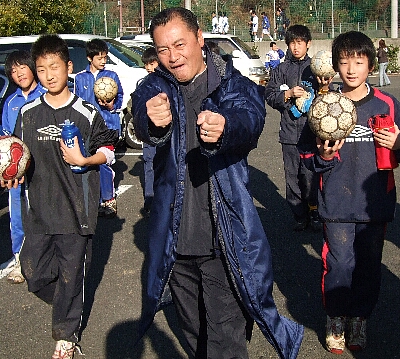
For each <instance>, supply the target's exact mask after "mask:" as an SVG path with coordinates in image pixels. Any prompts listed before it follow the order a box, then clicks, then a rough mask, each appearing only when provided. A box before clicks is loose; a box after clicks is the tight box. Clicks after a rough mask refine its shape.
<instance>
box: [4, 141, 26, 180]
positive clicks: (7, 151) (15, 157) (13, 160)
mask: <svg viewBox="0 0 400 359" xmlns="http://www.w3.org/2000/svg"><path fill="white" fill-rule="evenodd" d="M30 159H31V153H30V151H29V148H28V146H27V145H26V144H25V143H24V142H22V141H21V140H20V139H19V138H17V137H14V136H1V137H0V180H3V181H10V180H14V179H15V178H20V177H22V176H23V175H24V173H25V172H26V170H27V169H28V167H29V164H30Z"/></svg>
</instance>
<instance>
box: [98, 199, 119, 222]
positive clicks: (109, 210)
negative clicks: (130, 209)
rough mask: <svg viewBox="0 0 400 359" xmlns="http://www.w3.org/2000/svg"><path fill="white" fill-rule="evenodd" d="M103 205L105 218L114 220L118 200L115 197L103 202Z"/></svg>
mask: <svg viewBox="0 0 400 359" xmlns="http://www.w3.org/2000/svg"><path fill="white" fill-rule="evenodd" d="M101 205H102V207H103V208H104V215H103V217H106V218H114V217H115V216H116V215H117V200H116V198H115V197H114V198H111V199H109V200H108V201H105V202H103V203H102V204H101Z"/></svg>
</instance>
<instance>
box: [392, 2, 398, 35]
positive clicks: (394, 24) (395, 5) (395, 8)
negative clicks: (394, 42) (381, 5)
mask: <svg viewBox="0 0 400 359" xmlns="http://www.w3.org/2000/svg"><path fill="white" fill-rule="evenodd" d="M391 10H392V15H391V19H390V37H391V38H392V39H397V38H398V37H399V36H398V32H399V30H398V26H399V22H398V20H399V19H398V18H399V15H398V11H399V2H398V0H392V9H391Z"/></svg>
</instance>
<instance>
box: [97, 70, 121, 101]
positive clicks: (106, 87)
mask: <svg viewBox="0 0 400 359" xmlns="http://www.w3.org/2000/svg"><path fill="white" fill-rule="evenodd" d="M93 91H94V94H95V96H96V97H97V98H98V99H99V100H101V101H103V102H110V101H112V100H113V99H114V98H115V96H117V93H118V85H117V83H116V82H115V80H114V79H112V78H111V77H108V76H104V77H100V78H98V79H97V80H96V82H95V83H94V87H93Z"/></svg>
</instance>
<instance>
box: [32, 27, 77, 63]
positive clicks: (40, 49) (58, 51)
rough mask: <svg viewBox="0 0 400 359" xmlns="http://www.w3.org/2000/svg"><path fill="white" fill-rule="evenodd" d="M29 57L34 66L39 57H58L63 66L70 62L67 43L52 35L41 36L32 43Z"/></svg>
mask: <svg viewBox="0 0 400 359" xmlns="http://www.w3.org/2000/svg"><path fill="white" fill-rule="evenodd" d="M31 55H32V60H33V62H34V63H35V64H36V60H37V59H38V58H39V57H41V56H47V55H58V56H60V58H61V60H62V61H63V62H65V64H68V61H70V59H69V51H68V45H67V43H66V42H65V41H64V40H63V39H62V38H61V37H60V36H58V35H54V34H47V35H41V36H40V37H39V38H38V39H37V40H36V41H35V42H34V43H33V45H32V49H31Z"/></svg>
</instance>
